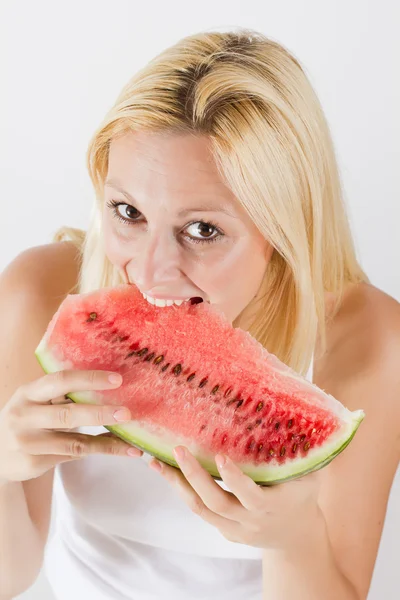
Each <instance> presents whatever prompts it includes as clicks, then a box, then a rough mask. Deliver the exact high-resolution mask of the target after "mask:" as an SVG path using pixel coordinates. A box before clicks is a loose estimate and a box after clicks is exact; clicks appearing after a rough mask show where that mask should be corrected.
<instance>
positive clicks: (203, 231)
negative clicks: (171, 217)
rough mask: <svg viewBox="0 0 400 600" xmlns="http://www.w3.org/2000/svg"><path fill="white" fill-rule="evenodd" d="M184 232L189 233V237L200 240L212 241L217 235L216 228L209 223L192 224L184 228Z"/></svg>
mask: <svg viewBox="0 0 400 600" xmlns="http://www.w3.org/2000/svg"><path fill="white" fill-rule="evenodd" d="M186 231H187V232H188V233H189V236H190V237H192V238H196V239H201V240H207V239H208V240H210V239H213V238H215V237H217V236H218V233H219V232H218V230H217V228H216V227H214V226H213V225H211V224H210V223H204V222H203V221H198V222H197V223H192V224H191V225H189V227H187V228H186Z"/></svg>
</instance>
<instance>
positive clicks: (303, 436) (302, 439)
mask: <svg viewBox="0 0 400 600" xmlns="http://www.w3.org/2000/svg"><path fill="white" fill-rule="evenodd" d="M305 439H306V436H305V435H304V433H303V435H302V436H301V438H300V444H302V443H303V442H304V440H305Z"/></svg>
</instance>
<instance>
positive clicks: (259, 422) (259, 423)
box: [255, 419, 262, 427]
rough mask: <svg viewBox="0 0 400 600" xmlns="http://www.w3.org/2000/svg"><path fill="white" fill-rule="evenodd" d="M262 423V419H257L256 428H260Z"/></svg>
mask: <svg viewBox="0 0 400 600" xmlns="http://www.w3.org/2000/svg"><path fill="white" fill-rule="evenodd" d="M261 423H262V419H257V421H256V424H255V427H258V426H259V425H261Z"/></svg>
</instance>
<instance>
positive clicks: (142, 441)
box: [35, 339, 365, 485]
mask: <svg viewBox="0 0 400 600" xmlns="http://www.w3.org/2000/svg"><path fill="white" fill-rule="evenodd" d="M35 356H36V358H37V360H38V361H39V363H40V365H41V367H42V369H43V370H44V372H45V373H53V372H55V371H59V370H61V369H63V368H65V366H64V365H60V363H59V362H58V361H57V360H56V359H55V358H54V357H53V355H52V353H51V351H50V350H49V349H48V347H47V344H46V341H45V339H43V340H42V341H41V342H40V344H39V346H38V347H37V349H36V351H35ZM67 396H68V397H69V398H70V399H71V400H72V401H73V402H75V403H78V404H90V403H93V400H91V393H90V392H80V393H69V394H67ZM346 412H347V414H348V417H349V420H348V421H347V423H346V421H344V424H347V427H346V426H345V427H344V428H343V429H342V430H341V431H340V433H339V434H337V435H336V436H335V438H334V439H333V440H332V441H331V442H330V443H328V444H324V445H323V446H322V447H320V448H318V449H315V450H314V452H312V453H310V454H309V456H308V457H301V458H298V459H295V460H291V461H290V462H288V463H285V464H283V465H270V464H263V465H254V464H252V463H247V464H245V463H240V464H238V466H239V468H240V469H241V470H242V471H243V472H244V473H245V474H247V475H248V476H249V477H251V479H253V480H254V481H255V482H256V483H258V484H259V485H276V484H280V483H284V482H287V481H290V480H291V479H298V478H300V477H304V476H305V475H307V474H308V473H311V472H313V471H317V470H319V469H322V468H323V467H325V466H326V465H328V464H329V463H330V462H331V461H332V460H333V459H334V458H335V457H336V456H338V454H340V453H341V452H343V450H344V449H345V448H346V447H347V446H348V445H349V444H350V442H351V440H352V439H353V437H354V435H355V434H356V431H357V429H358V427H359V426H360V424H361V422H362V420H363V419H364V416H365V415H364V412H363V411H362V410H357V411H353V412H351V411H346ZM104 427H105V429H107V430H108V431H110V432H111V433H113V434H114V435H116V436H118V437H119V438H121V439H122V440H124V441H125V442H127V443H129V444H131V445H133V446H136V447H137V448H140V449H141V450H143V451H144V452H146V453H147V454H150V455H151V456H154V457H155V458H158V459H159V460H161V461H163V462H165V463H167V464H169V465H170V466H172V467H176V468H178V469H179V465H178V464H177V463H176V461H175V460H174V458H173V455H172V450H173V447H175V446H176V445H180V444H183V445H186V446H187V447H188V449H189V450H190V451H191V452H192V453H193V454H194V456H195V457H196V458H197V460H198V461H199V462H200V464H201V465H202V466H203V467H204V468H205V469H206V470H207V471H208V472H209V473H210V475H211V476H212V477H213V478H214V479H217V480H221V476H220V474H219V472H218V469H217V466H216V464H215V461H214V459H213V457H205V456H204V455H202V453H201V450H199V452H198V453H197V452H196V450H195V449H193V448H192V447H191V444H192V442H191V441H189V442H187V443H186V444H185V440H182V441H181V440H177V442H176V444H174V446H172V445H168V444H165V443H163V441H162V440H161V439H160V438H159V437H157V436H156V435H153V434H151V433H149V432H148V431H146V430H145V429H144V428H143V427H140V425H139V424H137V423H136V422H135V421H130V422H128V423H127V424H125V425H107V426H104ZM132 430H133V432H132ZM151 438H153V443H151Z"/></svg>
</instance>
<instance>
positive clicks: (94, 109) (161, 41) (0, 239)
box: [0, 0, 400, 600]
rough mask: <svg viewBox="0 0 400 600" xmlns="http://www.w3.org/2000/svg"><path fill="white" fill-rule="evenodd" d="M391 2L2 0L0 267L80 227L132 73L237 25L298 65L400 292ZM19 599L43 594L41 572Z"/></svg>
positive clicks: (399, 42)
mask: <svg viewBox="0 0 400 600" xmlns="http://www.w3.org/2000/svg"><path fill="white" fill-rule="evenodd" d="M396 5H397V2H396V1H395V0H379V2H378V1H375V2H372V1H368V0H335V1H334V2H333V1H331V2H328V1H322V2H321V0H302V1H301V2H299V1H298V0H279V1H277V0H274V1H270V0H260V1H254V0H246V1H244V2H239V1H234V0H229V1H228V0H223V1H221V0H220V1H219V2H217V1H215V0H212V1H210V0H201V2H198V3H195V2H190V1H187V0H186V1H183V0H182V1H178V0H175V1H171V0H169V1H168V2H165V1H162V0H160V1H158V2H154V1H148V2H145V3H144V2H142V1H141V2H135V1H133V0H130V1H128V0H108V1H105V0H80V1H78V0H75V1H72V0H69V2H65V3H64V2H59V1H54V0H53V1H51V0H35V2H32V1H31V0H0V57H1V58H0V60H1V94H0V140H1V146H0V153H1V154H0V202H1V212H0V215H1V218H0V269H2V268H4V266H5V265H6V264H7V263H8V262H9V261H11V260H12V259H13V257H14V256H15V255H16V254H17V253H19V252H20V251H21V250H23V249H25V248H27V247H29V246H33V245H38V244H43V243H47V242H48V241H50V238H51V236H52V234H53V232H54V231H55V230H56V229H57V228H58V227H59V226H60V225H62V224H69V225H73V226H77V227H82V228H85V227H86V225H87V219H88V215H89V211H90V206H91V202H92V199H93V193H92V189H91V186H90V182H89V178H88V176H87V173H86V170H85V151H86V146H87V143H88V141H89V138H90V136H91V134H92V132H93V131H94V129H95V128H96V127H97V125H98V123H99V122H100V120H101V119H102V117H103V115H104V113H105V112H106V111H107V110H108V108H109V107H110V106H111V104H112V103H113V102H114V100H115V98H116V96H117V95H118V93H119V91H120V88H121V87H122V86H123V85H124V84H125V82H126V81H127V80H128V79H129V78H130V77H131V75H133V74H134V73H135V72H136V71H137V70H138V69H139V68H140V67H142V66H143V65H144V64H145V63H146V62H147V61H148V60H149V59H150V58H152V57H153V56H154V55H155V54H156V53H158V52H159V51H161V50H162V49H164V48H165V47H166V46H169V45H170V44H172V43H174V42H176V41H177V40H178V39H180V38H181V37H183V36H185V35H188V34H191V33H195V32H198V31H200V30H204V29H208V28H212V29H214V30H215V29H219V28H221V29H227V28H230V27H237V26H246V27H253V28H255V29H258V30H260V31H262V32H263V33H265V34H267V35H268V36H270V37H272V38H274V39H276V40H277V41H279V42H281V43H283V44H284V45H286V46H287V47H288V48H289V49H290V50H291V51H292V52H294V53H295V55H296V56H297V57H298V58H299V59H300V61H301V62H302V64H303V65H304V66H305V68H306V70H307V73H308V75H309V77H310V78H311V80H312V82H313V84H314V86H315V88H316V90H317V92H318V94H319V97H320V99H321V101H322V104H323V106H324V109H325V112H326V114H327V117H328V120H329V122H330V125H331V129H332V132H333V137H334V141H335V144H336V148H337V153H338V158H339V164H340V168H341V172H342V176H343V181H344V186H345V191H346V199H347V202H348V206H349V210H350V216H351V221H352V227H353V231H354V235H355V239H356V245H357V249H358V251H359V256H360V259H361V262H362V265H363V266H364V268H365V269H366V270H367V272H368V274H369V276H370V278H371V279H372V282H373V283H374V284H375V285H377V286H378V287H380V288H382V289H383V290H385V291H386V292H387V293H389V294H391V295H392V296H394V297H395V298H397V299H398V300H399V299H400V275H399V262H400V242H399V222H400V214H399V198H400V194H399V192H400V178H399V164H400V162H399V159H400V153H399V143H398V140H399V139H400V119H399V116H398V111H399V107H400V84H399V71H400V69H399V60H398V58H396V57H400V39H399V36H398V30H399V26H400V20H399V18H398V17H397V16H396V14H395V9H396V8H398V7H396ZM395 498H397V499H400V485H399V483H398V482H396V483H395V487H394V490H393V494H392V498H391V503H390V505H389V512H388V517H387V521H386V529H385V534H384V538H383V542H382V547H381V552H380V555H379V558H378V564H377V568H376V572H375V578H374V582H373V586H372V591H371V594H370V599H372V600H382V599H383V598H384V599H385V600H395V599H398V597H399V594H398V577H397V570H398V558H397V557H398V555H399V553H400V542H399V539H400V515H399V502H398V501H397V507H396V500H395ZM343 509H345V507H343ZM396 511H397V512H396ZM20 598H21V599H22V598H23V600H48V599H50V598H51V595H49V594H48V592H47V586H46V583H45V581H44V578H43V576H41V577H40V579H39V581H38V582H37V584H35V586H34V587H33V588H32V589H31V590H30V591H28V592H27V593H26V594H23V596H21V597H20ZM90 600H91V599H90ZM188 600H189V599H188Z"/></svg>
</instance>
